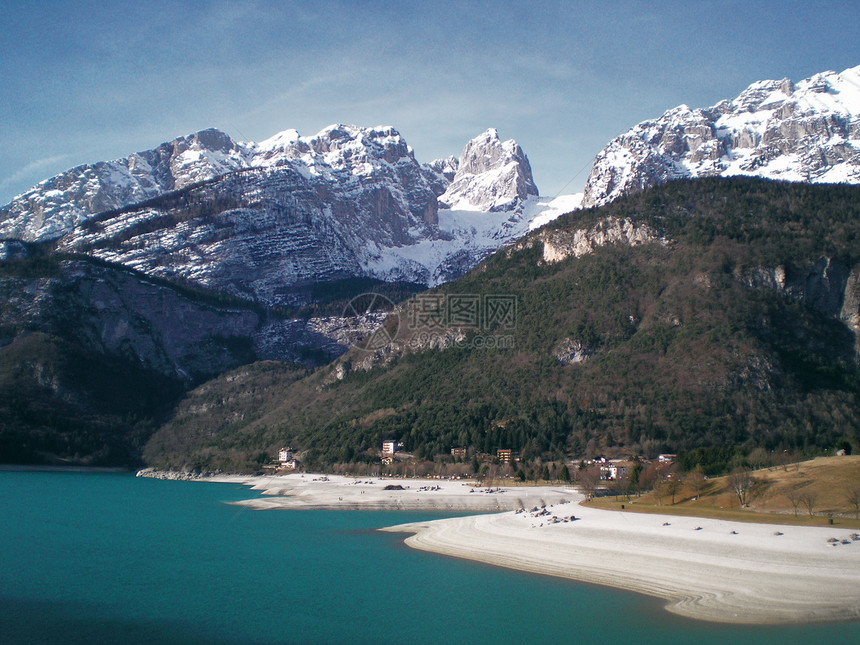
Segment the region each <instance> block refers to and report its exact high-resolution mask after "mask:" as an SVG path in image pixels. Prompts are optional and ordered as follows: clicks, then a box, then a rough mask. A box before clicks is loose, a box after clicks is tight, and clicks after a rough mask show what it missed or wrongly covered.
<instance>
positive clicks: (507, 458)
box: [496, 448, 513, 464]
mask: <svg viewBox="0 0 860 645" xmlns="http://www.w3.org/2000/svg"><path fill="white" fill-rule="evenodd" d="M496 458H497V459H498V460H499V461H500V462H502V463H503V464H509V463H511V460H512V459H513V451H512V450H511V449H510V448H499V449H498V450H496Z"/></svg>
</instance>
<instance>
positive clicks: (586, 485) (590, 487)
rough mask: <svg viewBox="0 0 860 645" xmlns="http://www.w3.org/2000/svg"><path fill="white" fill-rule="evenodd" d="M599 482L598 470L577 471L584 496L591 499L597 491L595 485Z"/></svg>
mask: <svg viewBox="0 0 860 645" xmlns="http://www.w3.org/2000/svg"><path fill="white" fill-rule="evenodd" d="M599 481H600V470H599V469H598V468H595V467H591V468H588V469H586V470H581V471H579V483H580V485H581V486H582V490H583V491H584V492H585V496H586V498H588V499H591V498H592V497H593V496H594V491H595V490H597V484H598V482H599Z"/></svg>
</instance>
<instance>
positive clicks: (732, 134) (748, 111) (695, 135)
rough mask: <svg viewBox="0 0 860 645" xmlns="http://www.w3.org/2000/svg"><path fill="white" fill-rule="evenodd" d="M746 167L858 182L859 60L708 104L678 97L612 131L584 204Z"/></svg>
mask: <svg viewBox="0 0 860 645" xmlns="http://www.w3.org/2000/svg"><path fill="white" fill-rule="evenodd" d="M715 175H720V176H733V175H747V176H757V177H767V178H770V179H782V180H787V181H803V182H811V183H839V182H842V183H860V66H858V67H854V68H851V69H847V70H845V71H844V72H842V73H841V74H837V73H835V72H824V73H822V74H817V75H815V76H813V77H811V78H808V79H805V80H803V81H800V82H798V83H796V84H795V83H792V82H791V81H790V80H789V79H782V80H778V81H760V82H757V83H753V84H752V85H750V86H749V87H748V88H747V89H746V90H744V91H743V92H742V93H741V94H740V95H739V96H738V97H737V98H735V99H732V100H725V101H721V102H720V103H718V104H717V105H714V106H713V107H710V108H704V109H690V108H689V107H687V106H686V105H681V106H679V107H676V108H674V109H672V110H669V111H667V112H665V113H664V114H663V115H662V116H661V117H659V118H657V119H654V120H650V121H643V122H642V123H640V124H639V125H637V126H635V127H634V128H632V129H631V130H629V131H628V132H626V133H624V134H622V135H620V136H618V137H616V138H615V139H613V140H612V141H611V142H610V143H609V144H608V145H607V146H606V147H605V148H604V149H603V150H601V151H600V153H599V154H598V155H597V157H596V158H595V160H594V163H593V165H592V169H591V174H590V175H589V177H588V181H587V183H586V187H585V195H584V198H583V207H586V208H587V207H589V206H599V205H601V204H605V203H608V202H610V201H612V200H614V199H616V198H617V197H619V196H621V195H623V194H626V193H630V192H636V191H640V190H644V189H645V188H648V187H650V186H653V185H655V184H658V183H661V182H664V181H669V180H672V179H678V178H695V177H708V176H715Z"/></svg>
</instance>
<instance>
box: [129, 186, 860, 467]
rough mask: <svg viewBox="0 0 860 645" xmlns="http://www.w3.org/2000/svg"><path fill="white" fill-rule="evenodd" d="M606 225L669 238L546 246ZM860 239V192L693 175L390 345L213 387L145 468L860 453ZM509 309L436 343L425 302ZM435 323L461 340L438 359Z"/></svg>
mask: <svg viewBox="0 0 860 645" xmlns="http://www.w3.org/2000/svg"><path fill="white" fill-rule="evenodd" d="M607 221H610V222H611V221H625V222H628V223H630V225H631V226H634V227H638V229H639V230H647V231H650V237H645V238H641V239H639V240H638V242H637V243H636V244H635V245H631V244H627V243H611V241H610V243H606V244H602V245H601V244H596V243H595V244H592V247H593V248H592V249H591V251H590V252H587V253H585V254H583V255H580V256H579V257H576V256H575V255H573V254H571V255H570V256H569V257H567V258H566V259H563V260H561V261H552V262H549V261H546V260H544V255H545V250H544V246H545V243H546V241H547V240H555V243H556V245H557V246H558V244H557V242H558V239H559V236H561V237H564V236H565V235H567V236H568V237H571V236H574V234H576V233H577V232H580V233H579V237H578V238H576V239H579V240H580V241H581V238H582V236H583V235H585V237H586V238H587V237H588V231H593V230H594V227H595V225H599V224H600V222H604V223H605V222H607ZM858 233H860V189H858V188H852V187H845V186H808V185H797V184H784V183H777V182H768V181H762V180H747V179H730V180H729V179H713V180H696V181H681V182H673V183H669V184H666V185H663V186H660V187H657V188H654V189H651V190H649V191H646V192H644V193H641V194H638V195H634V196H631V197H627V198H624V199H621V200H618V201H617V202H615V203H613V204H610V205H608V206H605V207H602V208H599V209H590V210H585V211H580V212H575V213H572V214H570V215H567V216H565V217H563V218H561V219H559V220H557V221H556V222H554V223H553V224H551V225H550V227H549V228H545V229H542V230H540V231H538V232H536V233H533V234H532V235H531V236H530V238H528V239H526V240H524V241H522V242H520V243H518V244H517V245H516V246H515V247H513V248H509V249H507V250H502V251H500V252H498V253H496V254H495V255H494V256H492V257H491V258H489V259H488V260H487V261H485V262H484V263H483V264H482V265H480V266H479V267H478V268H477V269H475V270H474V271H472V272H471V273H469V274H467V275H466V276H465V277H463V278H461V279H460V280H457V281H455V282H453V283H450V284H447V285H445V286H443V287H441V288H439V289H436V290H434V291H431V292H427V293H425V294H422V295H418V296H415V297H414V298H413V300H411V301H409V302H407V303H405V304H403V305H402V307H401V309H400V315H399V320H397V321H396V322H397V323H398V324H399V325H400V327H399V329H400V331H399V332H398V337H396V338H395V342H394V344H393V345H391V346H389V347H388V348H383V349H384V351H382V352H380V351H376V352H375V353H371V351H370V349H362V348H355V349H353V350H352V351H351V352H349V353H348V354H347V355H346V356H344V357H342V358H341V359H340V360H339V361H337V362H336V363H335V364H332V365H329V366H326V367H324V368H320V370H318V371H317V372H315V373H313V374H310V375H309V376H306V377H304V378H299V376H300V375H298V374H297V373H296V372H295V371H294V370H287V371H286V372H285V371H284V370H282V369H280V368H277V367H276V366H273V365H268V364H263V365H260V366H257V367H255V368H253V369H243V370H241V371H240V372H238V373H234V374H232V375H229V376H227V377H222V378H220V379H217V380H215V381H213V382H210V383H208V384H206V385H205V386H203V387H201V388H199V389H198V390H196V391H194V392H192V393H191V394H189V395H188V397H187V398H186V400H185V401H184V402H183V403H182V404H180V406H179V407H178V408H177V410H176V412H175V415H174V417H173V419H172V420H171V421H170V422H169V423H167V424H166V425H165V426H164V427H163V428H161V430H160V431H159V432H158V433H157V434H156V435H155V437H154V438H153V440H152V441H150V443H149V444H148V446H147V448H146V451H145V457H146V459H147V460H148V461H149V462H150V463H151V464H153V465H156V466H161V467H171V468H199V469H214V468H222V469H229V470H241V469H254V468H256V467H258V466H259V465H260V464H262V463H263V462H264V461H266V460H268V459H271V456H272V454H273V452H274V450H275V449H276V448H277V447H278V446H280V445H281V444H291V445H292V446H293V448H294V449H299V450H301V451H302V452H303V456H304V459H305V463H306V465H308V466H313V467H325V466H331V465H333V464H335V463H337V462H353V461H373V460H377V459H378V452H377V451H378V449H379V445H380V442H381V441H382V440H383V439H396V440H398V441H400V442H403V444H404V449H405V450H407V451H410V452H412V453H414V454H415V455H416V457H418V458H422V459H432V458H433V457H434V456H436V455H444V454H448V453H449V452H450V449H451V448H452V447H458V446H462V447H468V448H471V449H473V450H474V451H476V452H486V453H494V451H495V450H496V449H497V448H511V449H512V450H514V451H515V452H520V453H522V456H523V459H524V460H525V462H526V463H528V462H529V460H533V459H535V458H537V457H542V458H543V459H544V460H546V459H560V458H562V457H567V458H571V457H572V458H580V457H590V456H595V455H598V454H607V455H616V454H617V455H624V454H644V455H646V456H652V457H653V456H655V455H656V454H657V453H660V452H679V453H682V457H683V459H684V460H685V461H684V463H686V464H695V463H697V462H700V463H702V464H703V465H704V466H706V467H707V468H709V469H711V470H713V471H717V470H719V469H720V468H722V467H724V466H725V465H726V464H728V463H729V462H730V461H731V460H733V459H734V458H736V457H737V456H742V455H744V454H746V453H747V452H749V451H750V450H752V449H753V448H755V447H762V448H765V449H766V450H768V451H780V452H782V451H785V450H787V451H789V452H790V453H810V454H813V453H817V452H820V451H824V450H828V449H831V448H832V447H833V446H834V445H836V443H837V442H844V441H846V440H847V441H848V442H849V444H850V443H853V444H854V445H855V446H856V444H857V440H858V435H857V428H858V423H859V422H860V406H858V394H860V379H858V360H857V359H858V353H857V339H856V337H855V332H856V329H857V323H858V317H857V314H858V311H857V306H858V292H857V290H858V283H860V280H858V266H857V265H858V262H860V243H858V240H860V237H858ZM571 239H572V238H571ZM595 239H596V238H595ZM554 259H558V258H557V257H555V258H554ZM500 295H501V296H506V297H511V296H513V297H515V299H516V311H515V322H514V324H513V325H511V320H510V319H507V320H504V321H502V322H499V321H495V322H492V321H490V322H491V324H488V325H484V324H483V323H482V324H481V325H479V326H477V327H474V328H471V329H470V328H469V326H463V325H462V324H460V325H455V324H454V321H453V320H445V321H442V323H443V327H444V329H441V328H440V327H439V326H438V324H437V326H436V328H435V329H434V330H430V329H429V327H428V325H427V321H426V320H425V321H424V323H423V324H424V327H423V328H422V327H421V324H422V323H421V322H420V321H417V320H415V316H414V315H412V314H413V313H414V312H415V311H417V310H420V309H421V308H422V307H425V305H426V302H427V298H436V299H437V302H441V303H443V304H444V303H445V302H446V298H447V299H448V301H449V302H450V301H451V299H452V298H454V297H462V296H470V297H471V296H474V297H476V298H477V299H478V300H479V302H480V303H486V299H487V298H488V297H496V296H500ZM416 307H417V308H418V309H416ZM852 307H853V308H854V309H853V310H852V309H851V308H852ZM425 308H426V307H425ZM852 311H853V313H852ZM436 323H439V321H436ZM389 327H391V325H389ZM428 330H429V331H433V332H434V333H435V334H437V336H436V337H435V338H436V340H437V341H438V342H436V344H437V345H438V344H440V343H441V344H442V345H446V344H447V345H449V346H448V347H447V348H445V349H438V348H430V345H432V344H433V338H434V337H433V336H432V335H430V340H429V341H428V335H427V334H426V333H425V332H428ZM422 334H423V335H422ZM440 334H441V336H440ZM445 334H447V338H448V341H447V342H446V341H445V340H444V338H445ZM452 335H453V337H454V338H456V339H459V341H458V342H453V343H452V342H451V337H452ZM398 338H402V339H404V340H402V341H398ZM422 338H423V341H422V340H420V339H422ZM440 338H441V339H442V340H439V339H440ZM488 338H490V339H491V342H488V340H487V339H488ZM416 339H418V342H416ZM492 339H497V340H492ZM500 345H501V346H500ZM374 356H375V357H376V358H375V359H373V360H369V357H371V358H372V357H374ZM379 356H382V357H383V359H379ZM373 363H376V365H375V366H373V367H372V368H371V369H369V370H365V369H361V368H362V367H368V366H370V365H372V364H373ZM338 377H340V378H338Z"/></svg>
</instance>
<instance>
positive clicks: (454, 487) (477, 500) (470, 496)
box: [208, 474, 580, 512]
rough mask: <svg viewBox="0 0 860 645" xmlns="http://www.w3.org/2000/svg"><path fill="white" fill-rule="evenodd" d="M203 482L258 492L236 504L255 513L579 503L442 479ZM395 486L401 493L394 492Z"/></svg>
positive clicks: (547, 493) (558, 494)
mask: <svg viewBox="0 0 860 645" xmlns="http://www.w3.org/2000/svg"><path fill="white" fill-rule="evenodd" d="M208 481H216V482H217V481H223V482H236V483H241V484H245V485H247V486H250V487H251V488H252V489H254V490H259V491H261V492H262V494H263V497H260V498H256V499H249V500H243V501H241V502H236V504H240V505H243V506H250V507H252V508H255V509H259V510H269V509H326V510H391V511H399V510H446V511H474V512H497V511H509V510H515V509H518V508H526V507H532V506H535V505H538V506H539V505H541V504H558V503H561V502H563V501H571V500H577V499H579V498H580V496H579V495H578V494H577V493H575V492H573V491H572V490H571V489H566V488H564V487H560V486H513V487H506V486H502V485H498V486H496V485H494V486H492V487H481V486H476V485H475V483H474V482H472V481H466V480H462V481H461V480H445V479H394V478H389V477H384V478H372V477H365V478H354V477H344V476H340V475H312V474H291V475H279V476H273V477H242V476H231V475H227V476H215V477H211V478H209V479H208ZM397 486H400V487H401V488H400V489H397V488H396V487H397ZM391 487H394V488H391Z"/></svg>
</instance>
